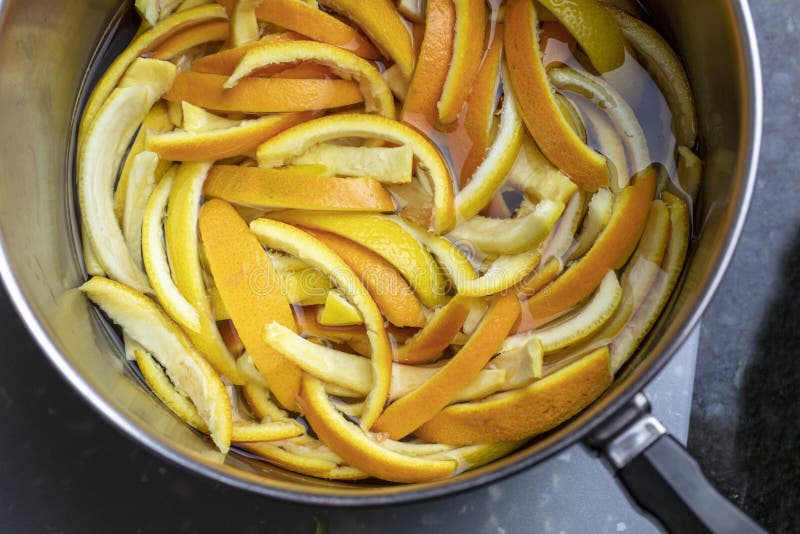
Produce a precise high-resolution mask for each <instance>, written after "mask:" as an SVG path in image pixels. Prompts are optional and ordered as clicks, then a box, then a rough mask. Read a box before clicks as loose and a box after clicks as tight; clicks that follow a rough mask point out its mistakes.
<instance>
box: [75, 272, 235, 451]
mask: <svg viewBox="0 0 800 534" xmlns="http://www.w3.org/2000/svg"><path fill="white" fill-rule="evenodd" d="M81 291H83V293H84V294H86V296H87V297H89V298H90V299H91V300H92V301H93V302H94V303H95V304H97V305H98V306H99V307H100V308H101V309H102V310H103V311H104V312H105V313H106V314H107V315H108V316H109V318H110V319H111V320H112V321H113V322H114V323H116V324H118V325H119V326H120V327H122V329H123V330H124V331H125V332H126V333H127V334H128V335H129V336H130V337H131V338H133V339H134V340H137V341H138V340H141V341H140V343H141V345H142V346H143V347H144V348H145V349H146V350H147V351H149V352H150V353H152V355H153V356H154V357H155V358H156V360H158V362H159V363H160V364H161V365H162V366H163V367H164V369H165V371H166V373H167V376H169V378H170V380H171V381H172V383H173V384H175V386H177V387H178V388H179V389H180V390H181V391H184V392H185V393H186V394H187V395H188V396H189V398H190V399H191V400H192V402H193V403H194V405H195V407H196V408H197V411H198V413H199V414H200V417H201V418H202V419H203V421H204V422H205V423H206V425H207V426H208V428H209V429H210V430H211V438H212V439H213V440H214V443H215V444H216V445H217V447H218V448H219V449H220V450H221V451H222V452H223V453H224V452H227V451H228V447H229V446H230V439H231V427H232V415H231V406H230V400H229V399H228V392H227V391H226V389H225V385H224V384H223V383H222V380H221V379H220V377H219V375H217V373H216V372H214V369H212V368H211V366H210V365H209V364H208V362H206V360H205V359H204V358H203V357H202V356H201V355H200V354H198V353H197V351H196V350H195V349H194V348H193V347H192V345H191V343H189V340H188V339H186V336H185V335H184V334H183V331H182V330H181V329H180V327H179V326H178V325H176V324H175V323H173V322H172V321H171V320H170V319H169V318H168V317H167V316H166V315H165V314H164V312H162V311H161V308H159V307H158V305H156V303H155V302H153V301H152V300H151V299H149V298H147V297H146V296H144V295H143V294H141V293H139V292H138V291H135V290H133V289H131V288H129V287H128V286H126V285H124V284H121V283H119V282H115V281H113V280H109V279H107V278H102V277H97V276H95V277H94V278H92V279H90V280H89V281H88V282H86V283H85V284H83V285H82V286H81Z"/></svg>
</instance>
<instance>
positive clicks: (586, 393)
mask: <svg viewBox="0 0 800 534" xmlns="http://www.w3.org/2000/svg"><path fill="white" fill-rule="evenodd" d="M612 378H613V377H612V375H611V372H610V370H609V358H608V349H607V348H606V347H602V348H600V349H597V350H596V351H594V352H592V353H591V354H589V355H587V356H585V357H583V358H581V359H580V360H578V361H577V362H575V363H573V364H571V365H569V366H567V367H565V368H563V369H560V370H559V371H557V372H555V373H553V374H551V375H549V376H547V377H545V378H542V379H541V380H536V381H534V382H533V383H531V384H530V385H529V386H527V387H525V388H522V389H517V390H513V391H508V392H503V393H496V394H494V395H492V396H490V397H488V398H487V399H484V400H481V401H476V402H468V403H462V404H457V405H454V406H449V407H447V408H445V409H444V410H442V411H441V412H439V414H437V415H436V416H435V417H434V418H433V419H431V420H430V421H428V422H427V423H425V424H424V425H422V426H421V427H420V428H419V429H417V431H416V432H415V435H416V436H418V437H420V438H422V439H424V440H427V441H433V442H437V443H447V444H449V445H469V444H474V443H485V442H491V443H494V442H498V441H509V440H517V439H526V438H530V437H531V436H535V435H537V434H541V433H542V432H546V431H548V430H550V429H552V428H554V427H556V426H558V425H559V424H561V423H563V422H564V421H566V420H567V419H569V418H570V417H572V416H574V415H575V414H577V413H578V412H579V411H581V410H582V409H584V408H585V407H586V406H588V405H589V404H590V403H591V402H592V401H594V400H595V399H596V398H597V397H598V396H600V394H601V393H602V392H603V391H604V390H605V389H606V388H607V387H608V386H609V385H610V384H611V381H612Z"/></svg>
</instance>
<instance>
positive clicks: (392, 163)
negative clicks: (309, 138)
mask: <svg viewBox="0 0 800 534" xmlns="http://www.w3.org/2000/svg"><path fill="white" fill-rule="evenodd" d="M291 164H292V165H323V166H324V167H325V172H326V173H330V174H335V175H340V176H369V177H372V178H375V179H376V180H378V181H379V182H381V183H384V184H406V183H409V182H411V175H412V172H413V167H414V152H413V151H412V150H411V147H410V146H408V145H402V146H398V147H392V148H388V147H363V146H359V147H353V146H341V145H335V144H333V143H320V144H318V145H314V146H312V147H311V148H309V149H308V151H306V153H305V154H302V155H300V156H297V157H296V158H293V159H292V161H291Z"/></svg>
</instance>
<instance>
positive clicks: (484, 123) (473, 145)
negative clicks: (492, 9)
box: [449, 24, 503, 187]
mask: <svg viewBox="0 0 800 534" xmlns="http://www.w3.org/2000/svg"><path fill="white" fill-rule="evenodd" d="M486 37H487V42H488V47H487V50H486V53H485V54H484V56H483V61H482V62H481V65H480V69H479V70H478V73H477V75H476V77H475V82H474V83H473V86H472V91H471V92H470V94H469V98H468V99H467V105H466V110H465V111H464V114H463V115H462V118H461V119H460V122H461V124H463V126H462V129H457V130H456V131H455V132H453V133H452V134H451V138H452V139H453V142H452V143H451V144H450V146H449V149H450V152H451V154H452V155H453V160H454V161H455V162H456V168H459V167H460V168H461V172H460V173H459V177H460V180H461V187H464V186H465V185H466V184H467V182H468V181H469V179H470V178H471V177H472V174H473V173H474V172H475V169H477V168H478V165H480V163H481V161H483V158H484V157H485V156H486V151H487V150H488V149H489V140H490V136H491V130H492V122H493V119H494V111H495V108H496V107H497V93H498V89H499V88H500V59H501V57H502V53H503V26H502V24H498V25H497V26H496V27H495V31H494V35H493V36H492V35H487V36H486ZM490 38H491V40H489V39H490ZM465 150H466V153H464V151H465ZM461 161H463V163H461V164H460V165H459V162H461Z"/></svg>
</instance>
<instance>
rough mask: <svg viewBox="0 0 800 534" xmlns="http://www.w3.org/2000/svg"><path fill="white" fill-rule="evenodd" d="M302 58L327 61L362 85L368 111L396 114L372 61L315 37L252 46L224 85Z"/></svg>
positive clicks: (231, 86) (333, 67)
mask: <svg viewBox="0 0 800 534" xmlns="http://www.w3.org/2000/svg"><path fill="white" fill-rule="evenodd" d="M303 61H313V62H315V63H317V64H321V65H324V66H325V67H328V68H329V69H330V70H331V72H333V73H334V74H335V75H337V76H339V77H340V78H343V79H345V80H355V81H356V82H358V84H359V87H360V88H361V93H362V94H363V97H364V104H365V107H366V111H367V112H377V113H379V114H380V115H383V116H384V117H388V118H390V119H394V118H395V109H394V97H393V96H392V91H391V90H390V89H389V86H388V85H386V82H385V81H384V79H383V78H382V77H381V74H380V72H379V71H378V69H377V68H375V66H374V65H373V64H372V63H370V62H369V61H367V60H366V59H362V58H360V57H358V56H357V55H355V54H353V53H352V52H348V51H347V50H342V49H341V48H338V47H336V46H332V45H328V44H324V43H315V42H313V41H291V42H279V41H276V42H272V43H267V44H264V45H262V46H258V47H256V48H254V49H252V50H250V51H249V52H247V54H245V55H244V57H243V58H242V60H241V61H240V62H239V64H238V65H237V66H236V69H235V70H234V71H233V73H232V74H231V76H230V77H229V78H228V79H227V81H226V82H225V85H224V87H225V88H226V89H231V88H233V87H236V85H237V84H238V83H240V82H241V81H242V80H243V79H244V78H245V77H247V76H249V75H251V74H252V73H253V72H255V71H258V70H260V69H263V68H266V67H271V66H274V65H280V64H284V63H295V62H303Z"/></svg>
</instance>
